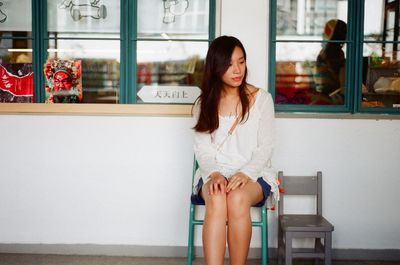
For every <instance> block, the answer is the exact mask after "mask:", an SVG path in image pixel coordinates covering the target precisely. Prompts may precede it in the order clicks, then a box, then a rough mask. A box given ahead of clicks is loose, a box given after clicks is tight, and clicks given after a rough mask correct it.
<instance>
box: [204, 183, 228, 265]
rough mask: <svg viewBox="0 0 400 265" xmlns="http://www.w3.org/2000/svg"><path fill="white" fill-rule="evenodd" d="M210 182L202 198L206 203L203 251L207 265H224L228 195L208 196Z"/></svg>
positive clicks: (205, 187)
mask: <svg viewBox="0 0 400 265" xmlns="http://www.w3.org/2000/svg"><path fill="white" fill-rule="evenodd" d="M209 184H210V182H207V183H206V184H204V186H203V188H202V197H203V198H204V201H205V202H206V213H205V217H204V225H203V249H204V259H205V264H206V265H223V264H224V257H225V248H226V218H227V216H226V213H227V208H226V194H222V193H220V194H213V195H209V194H208V192H207V191H208V189H209Z"/></svg>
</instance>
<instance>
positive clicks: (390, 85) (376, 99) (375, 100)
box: [361, 43, 400, 109]
mask: <svg viewBox="0 0 400 265" xmlns="http://www.w3.org/2000/svg"><path fill="white" fill-rule="evenodd" d="M382 46H383V44H382V43H372V44H371V43H368V44H364V63H363V86H362V102H361V106H362V107H368V108H379V107H385V108H397V109H398V108H400V63H399V61H397V59H395V58H399V56H400V53H399V52H398V51H396V53H395V56H394V54H393V52H392V51H390V52H387V51H386V52H384V49H382Z"/></svg>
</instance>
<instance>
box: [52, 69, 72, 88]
mask: <svg viewBox="0 0 400 265" xmlns="http://www.w3.org/2000/svg"><path fill="white" fill-rule="evenodd" d="M71 87H72V78H71V76H70V75H69V74H68V73H66V72H64V71H58V72H56V73H55V74H54V90H55V91H59V90H61V89H64V90H70V89H71Z"/></svg>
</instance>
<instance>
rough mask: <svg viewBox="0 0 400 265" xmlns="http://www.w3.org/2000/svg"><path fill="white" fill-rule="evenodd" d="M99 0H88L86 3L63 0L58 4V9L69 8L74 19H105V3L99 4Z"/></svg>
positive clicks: (75, 0)
mask: <svg viewBox="0 0 400 265" xmlns="http://www.w3.org/2000/svg"><path fill="white" fill-rule="evenodd" d="M99 2H100V0H93V1H90V2H89V3H88V4H79V1H78V0H63V1H62V2H61V4H60V5H59V8H60V9H69V12H70V14H71V17H72V19H73V20H74V21H79V20H81V19H82V18H85V17H88V18H93V19H101V18H102V19H105V18H106V17H107V8H106V6H105V5H99Z"/></svg>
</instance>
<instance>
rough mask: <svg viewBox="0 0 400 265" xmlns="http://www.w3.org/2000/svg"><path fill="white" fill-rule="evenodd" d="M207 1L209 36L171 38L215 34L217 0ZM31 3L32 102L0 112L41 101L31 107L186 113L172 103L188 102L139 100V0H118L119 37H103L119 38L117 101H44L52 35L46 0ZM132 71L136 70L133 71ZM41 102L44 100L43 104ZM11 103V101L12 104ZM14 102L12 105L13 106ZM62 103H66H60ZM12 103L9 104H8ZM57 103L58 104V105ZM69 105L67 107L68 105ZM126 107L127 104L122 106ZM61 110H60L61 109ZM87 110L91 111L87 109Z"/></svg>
mask: <svg viewBox="0 0 400 265" xmlns="http://www.w3.org/2000/svg"><path fill="white" fill-rule="evenodd" d="M205 1H209V10H208V12H209V21H208V24H209V25H208V33H209V34H208V39H201V40H199V39H182V40H181V39H176V40H175V39H174V40H173V41H202V42H207V43H208V44H210V43H211V41H212V40H213V39H214V38H215V34H216V27H217V25H216V14H217V12H216V9H217V1H218V0H205ZM30 2H31V5H32V10H31V11H32V23H31V25H32V29H31V32H32V35H31V39H32V64H33V71H34V81H33V84H34V103H0V112H6V113H7V112H9V111H8V110H9V109H10V110H11V109H12V110H14V111H16V110H17V109H19V107H18V105H19V106H20V107H21V110H22V112H24V111H27V108H29V106H32V105H42V106H38V107H36V106H35V107H33V112H35V111H37V112H39V113H42V112H47V111H49V112H52V113H58V111H57V108H59V109H60V110H63V111H65V110H67V109H69V108H72V109H74V110H76V111H78V112H79V113H81V112H82V111H83V112H85V110H89V108H88V107H74V106H73V105H88V106H97V107H95V108H94V111H93V112H94V113H101V111H99V107H100V106H107V105H115V106H119V105H126V104H128V105H149V106H154V107H157V106H160V109H161V110H165V111H166V112H167V115H175V114H176V112H177V110H181V111H183V112H184V113H185V114H186V113H187V109H188V107H185V106H182V107H179V106H177V107H174V105H175V106H176V105H187V106H189V107H190V106H191V104H188V103H182V104H179V103H167V104H165V103H164V104H158V103H138V102H137V100H136V98H137V83H136V79H137V76H136V72H137V56H136V52H137V42H138V41H140V40H141V39H140V38H138V34H137V18H138V14H137V10H138V8H137V5H138V0H120V36H119V38H104V39H107V40H119V41H120V87H119V95H120V97H119V103H117V104H100V103H73V104H65V103H62V104H44V102H45V77H44V73H43V65H44V64H45V62H46V60H47V48H48V43H49V40H50V39H54V38H53V37H51V36H48V30H47V12H48V8H47V0H31V1H30ZM63 39H67V40H80V39H82V40H87V39H89V40H101V39H102V38H63ZM157 41H167V40H162V39H160V40H157ZM132 73H135V74H132ZM42 103H43V104H42ZM11 104H13V105H11ZM14 105H15V106H14ZM45 105H55V106H52V107H47V106H45ZM60 105H65V106H62V107H61V106H60ZM11 106H12V107H11ZM58 106H60V107H58ZM67 106H68V107H67ZM106 109H109V110H111V113H119V111H118V107H112V108H108V107H107V108H106ZM124 109H125V110H127V109H126V108H124ZM148 109H149V108H148V107H146V106H145V107H143V108H137V107H134V108H130V109H129V110H127V111H128V112H130V113H131V112H132V111H133V112H134V111H135V110H139V113H142V110H148ZM16 112H18V111H16ZM61 112H62V111H61ZM89 112H91V111H90V110H89ZM152 114H162V113H160V112H159V111H150V115H152Z"/></svg>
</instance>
